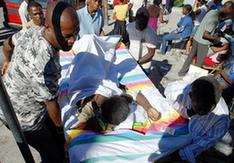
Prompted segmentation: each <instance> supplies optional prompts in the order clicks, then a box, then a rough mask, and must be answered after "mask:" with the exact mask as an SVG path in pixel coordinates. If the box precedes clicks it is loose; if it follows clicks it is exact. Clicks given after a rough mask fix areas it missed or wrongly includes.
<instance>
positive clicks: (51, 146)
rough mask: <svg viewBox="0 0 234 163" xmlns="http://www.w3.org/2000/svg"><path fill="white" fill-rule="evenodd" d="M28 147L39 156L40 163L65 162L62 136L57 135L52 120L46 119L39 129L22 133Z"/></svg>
mask: <svg viewBox="0 0 234 163" xmlns="http://www.w3.org/2000/svg"><path fill="white" fill-rule="evenodd" d="M24 135H25V137H26V140H27V142H28V144H29V145H31V146H32V147H33V148H35V149H36V150H37V151H38V152H39V153H40V156H41V160H42V163H63V162H64V160H65V149H64V143H65V139H64V134H63V133H58V132H57V129H56V127H55V125H54V123H53V122H52V120H51V119H50V118H49V117H47V118H46V119H45V122H44V125H43V127H42V128H41V129H39V130H36V131H32V132H24Z"/></svg>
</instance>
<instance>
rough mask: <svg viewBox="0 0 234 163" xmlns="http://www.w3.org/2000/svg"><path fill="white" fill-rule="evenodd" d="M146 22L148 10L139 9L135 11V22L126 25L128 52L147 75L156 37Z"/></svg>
mask: <svg viewBox="0 0 234 163" xmlns="http://www.w3.org/2000/svg"><path fill="white" fill-rule="evenodd" d="M148 20H149V12H148V10H147V9H146V8H144V7H141V8H139V9H138V10H137V13H136V21H135V22H132V23H129V24H128V25H127V32H128V34H129V40H130V47H129V51H130V53H131V55H132V56H133V57H134V58H135V59H136V61H137V62H138V63H139V64H140V65H141V66H142V67H143V68H144V69H145V71H146V72H147V73H149V71H150V67H151V61H152V58H153V56H154V54H155V50H156V44H157V35H156V34H155V32H154V31H153V29H152V28H151V27H149V26H148Z"/></svg>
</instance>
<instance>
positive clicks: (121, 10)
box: [113, 4, 128, 21]
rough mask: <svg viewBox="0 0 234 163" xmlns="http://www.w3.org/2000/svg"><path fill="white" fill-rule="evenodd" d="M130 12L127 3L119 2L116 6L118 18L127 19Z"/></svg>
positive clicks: (116, 16) (115, 11)
mask: <svg viewBox="0 0 234 163" xmlns="http://www.w3.org/2000/svg"><path fill="white" fill-rule="evenodd" d="M127 12H128V5H127V4H119V5H116V6H115V7H114V10H113V13H115V18H116V20H120V21H125V19H126V17H127Z"/></svg>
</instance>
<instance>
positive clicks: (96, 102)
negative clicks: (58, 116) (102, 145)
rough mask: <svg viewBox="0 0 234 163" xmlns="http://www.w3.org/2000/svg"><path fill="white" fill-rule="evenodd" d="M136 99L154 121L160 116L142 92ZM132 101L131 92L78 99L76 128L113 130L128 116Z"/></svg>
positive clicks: (98, 130)
mask: <svg viewBox="0 0 234 163" xmlns="http://www.w3.org/2000/svg"><path fill="white" fill-rule="evenodd" d="M135 101H136V103H137V104H139V105H141V106H142V107H143V108H144V110H145V111H146V113H147V115H148V117H149V118H150V119H151V120H152V121H156V120H158V119H159V118H160V112H158V111H157V110H156V109H155V108H153V106H152V105H151V104H150V103H149V102H148V100H147V99H146V98H145V96H144V95H143V94H142V93H140V92H139V93H137V95H136V97H135ZM132 102H133V97H132V96H131V95H129V94H123V95H114V96H112V97H109V98H108V97H105V96H103V95H100V94H95V95H93V96H90V97H87V98H85V99H83V100H81V101H78V102H77V107H78V108H79V109H78V112H77V114H76V116H77V119H78V123H77V126H75V127H74V128H81V129H85V130H92V131H95V132H100V131H112V130H113V129H114V128H115V127H116V126H117V125H119V124H120V123H121V122H123V121H124V120H125V119H126V118H127V117H128V115H129V112H130V109H129V104H130V103H132Z"/></svg>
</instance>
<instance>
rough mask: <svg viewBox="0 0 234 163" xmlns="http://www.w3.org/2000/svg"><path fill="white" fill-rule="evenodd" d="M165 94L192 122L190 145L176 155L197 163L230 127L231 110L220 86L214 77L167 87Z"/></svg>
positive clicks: (174, 83)
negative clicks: (197, 159) (223, 97)
mask: <svg viewBox="0 0 234 163" xmlns="http://www.w3.org/2000/svg"><path fill="white" fill-rule="evenodd" d="M165 95H166V98H167V99H169V100H170V102H171V104H172V105H173V106H174V108H177V111H178V112H179V113H180V114H181V115H182V116H183V117H185V118H187V119H189V141H188V142H189V143H188V144H187V145H185V146H184V147H182V148H181V149H180V150H179V151H178V153H177V152H176V153H177V154H179V156H180V158H181V159H182V160H186V161H189V162H192V163H195V162H196V157H197V156H198V155H199V154H200V153H201V152H203V151H204V150H206V149H208V148H210V147H212V146H214V145H215V143H217V142H218V141H219V140H221V138H222V137H223V136H224V135H225V133H227V131H228V128H229V122H230V120H229V111H228V107H227V105H226V104H225V102H224V100H223V99H222V98H221V89H220V85H219V83H218V82H217V81H216V80H215V79H213V78H212V77H201V78H199V79H197V80H195V81H194V82H193V83H192V84H190V83H186V82H184V81H177V82H173V83H170V84H169V85H168V86H167V88H166V90H165Z"/></svg>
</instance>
